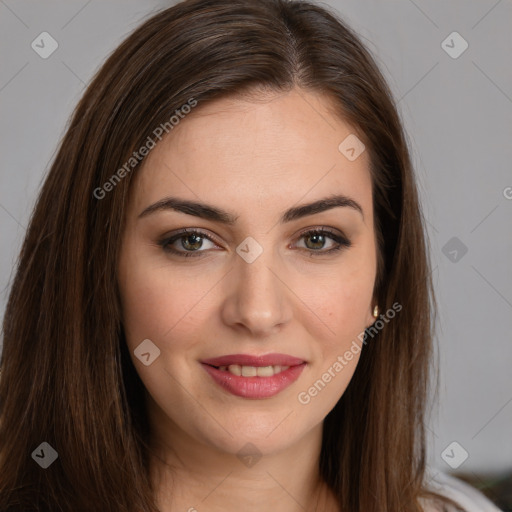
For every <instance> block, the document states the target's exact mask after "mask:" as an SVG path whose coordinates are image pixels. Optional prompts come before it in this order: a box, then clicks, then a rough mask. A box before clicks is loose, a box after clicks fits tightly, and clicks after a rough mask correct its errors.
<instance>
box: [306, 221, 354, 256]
mask: <svg viewBox="0 0 512 512" xmlns="http://www.w3.org/2000/svg"><path fill="white" fill-rule="evenodd" d="M301 239H304V240H305V249H306V250H307V251H309V252H310V253H311V254H310V255H311V256H325V255H326V254H332V253H334V252H336V251H339V250H341V249H343V248H344V247H350V246H351V245H352V243H351V242H350V240H348V238H345V237H344V236H343V235H341V234H339V233H337V232H335V231H332V230H331V229H329V228H326V227H322V228H319V229H313V230H309V231H305V232H303V233H302V234H301V235H300V238H299V240H301ZM329 239H330V240H331V241H333V242H334V243H333V244H331V247H330V248H329V249H327V250H323V251H320V250H319V249H322V248H323V246H325V243H326V240H329ZM308 240H309V241H310V242H309V243H307V241H308Z"/></svg>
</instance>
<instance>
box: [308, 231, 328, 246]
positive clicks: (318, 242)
mask: <svg viewBox="0 0 512 512" xmlns="http://www.w3.org/2000/svg"><path fill="white" fill-rule="evenodd" d="M307 239H316V240H317V242H313V244H315V243H316V244H317V245H316V246H315V247H313V248H315V249H321V248H322V245H323V243H324V240H323V239H324V235H320V234H316V235H309V236H308V237H307ZM318 240H319V241H318ZM306 245H307V243H306Z"/></svg>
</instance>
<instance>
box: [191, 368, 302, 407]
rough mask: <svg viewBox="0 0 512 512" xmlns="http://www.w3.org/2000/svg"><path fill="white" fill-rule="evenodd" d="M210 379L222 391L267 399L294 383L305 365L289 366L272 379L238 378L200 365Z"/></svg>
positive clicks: (227, 372)
mask: <svg viewBox="0 0 512 512" xmlns="http://www.w3.org/2000/svg"><path fill="white" fill-rule="evenodd" d="M201 364H202V366H203V368H204V369H205V370H206V371H207V372H208V373H209V374H210V376H211V377H212V379H213V380H214V381H215V382H216V383H217V384H218V385H219V386H221V387H222V388H223V389H225V390H226V391H229V392H230V393H232V394H233V395H236V396H241V397H243V398H252V399H260V398H269V397H271V396H275V395H277V394H278V393H280V392H281V391H282V390H283V389H285V388H287V387H288V386H289V385H290V384H292V382H295V381H296V380H297V379H298V378H299V375H300V374H301V373H302V370H304V367H305V366H306V363H302V364H299V365H296V366H290V368H288V369H287V370H284V371H283V372H281V373H278V374H276V375H273V376H272V377H239V376H238V375H233V374H232V373H231V372H229V371H223V370H218V369H217V368H214V367H213V366H210V365H208V364H204V363H201Z"/></svg>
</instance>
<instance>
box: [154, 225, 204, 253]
mask: <svg viewBox="0 0 512 512" xmlns="http://www.w3.org/2000/svg"><path fill="white" fill-rule="evenodd" d="M204 239H206V240H207V241H208V242H210V243H212V244H213V243H214V242H213V239H212V238H211V237H210V236H209V235H207V234H206V233H203V232H202V231H198V230H195V229H183V230H181V231H180V232H179V233H177V234H175V235H173V236H171V237H169V238H165V239H163V240H161V241H160V242H158V245H160V246H161V247H162V249H163V250H164V251H165V252H169V253H171V254H176V255H178V256H185V257H188V256H199V255H200V254H198V253H201V252H204V251H199V249H201V248H202V247H203V240H204ZM178 241H180V244H179V246H181V248H182V249H183V251H181V250H177V249H176V248H173V247H172V246H173V244H175V243H176V242H178Z"/></svg>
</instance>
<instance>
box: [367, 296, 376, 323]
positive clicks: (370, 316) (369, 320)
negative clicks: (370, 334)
mask: <svg viewBox="0 0 512 512" xmlns="http://www.w3.org/2000/svg"><path fill="white" fill-rule="evenodd" d="M375 306H376V302H375V300H372V302H371V304H370V307H369V309H368V316H367V319H366V328H368V327H370V325H372V324H373V323H374V322H375V320H377V318H378V317H377V318H375V317H374V316H373V309H374V308H375Z"/></svg>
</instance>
